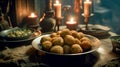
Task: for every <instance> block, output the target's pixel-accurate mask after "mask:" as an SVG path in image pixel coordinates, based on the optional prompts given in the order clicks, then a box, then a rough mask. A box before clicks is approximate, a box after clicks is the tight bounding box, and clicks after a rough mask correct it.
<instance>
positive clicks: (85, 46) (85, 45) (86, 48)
mask: <svg viewBox="0 0 120 67" xmlns="http://www.w3.org/2000/svg"><path fill="white" fill-rule="evenodd" d="M81 47H82V49H83V51H89V50H90V49H91V48H92V43H91V42H90V41H83V42H82V43H81Z"/></svg>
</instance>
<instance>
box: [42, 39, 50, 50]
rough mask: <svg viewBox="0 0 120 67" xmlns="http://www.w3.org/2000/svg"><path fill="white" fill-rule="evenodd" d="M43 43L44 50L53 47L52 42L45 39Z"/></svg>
mask: <svg viewBox="0 0 120 67" xmlns="http://www.w3.org/2000/svg"><path fill="white" fill-rule="evenodd" d="M41 45H42V47H43V49H44V50H49V49H50V48H51V47H52V42H50V41H45V42H43V43H42V44H41Z"/></svg>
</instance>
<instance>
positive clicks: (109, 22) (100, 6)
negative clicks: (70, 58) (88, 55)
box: [0, 0, 120, 34]
mask: <svg viewBox="0 0 120 67" xmlns="http://www.w3.org/2000/svg"><path fill="white" fill-rule="evenodd" d="M8 1H10V10H9V12H8V14H7V15H9V16H10V18H11V21H12V25H13V26H16V25H17V24H16V13H15V12H16V11H15V0H0V6H1V7H2V11H3V13H6V5H7V2H8ZM34 1H35V10H36V12H37V13H38V15H39V18H41V16H42V15H43V13H44V6H45V0H34ZM61 2H62V6H64V5H71V6H72V7H71V9H72V10H73V3H74V0H61ZM92 7H93V9H92V10H93V13H94V16H91V18H90V22H89V23H91V24H101V25H106V26H108V27H110V28H111V31H113V32H115V33H117V34H120V31H119V30H120V0H93V6H92ZM62 13H64V11H63V10H62ZM63 16H64V14H63ZM80 19H82V18H80ZM62 23H64V22H62ZM82 23H83V20H80V24H82Z"/></svg>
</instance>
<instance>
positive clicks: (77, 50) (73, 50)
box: [71, 44, 83, 53]
mask: <svg viewBox="0 0 120 67" xmlns="http://www.w3.org/2000/svg"><path fill="white" fill-rule="evenodd" d="M82 52H83V49H82V48H81V46H80V45H79V44H73V45H72V47H71V53H82Z"/></svg>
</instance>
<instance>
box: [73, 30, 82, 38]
mask: <svg viewBox="0 0 120 67" xmlns="http://www.w3.org/2000/svg"><path fill="white" fill-rule="evenodd" d="M71 33H72V36H73V37H74V38H78V39H80V38H81V37H80V35H79V34H78V32H77V31H75V30H72V31H71Z"/></svg>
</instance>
